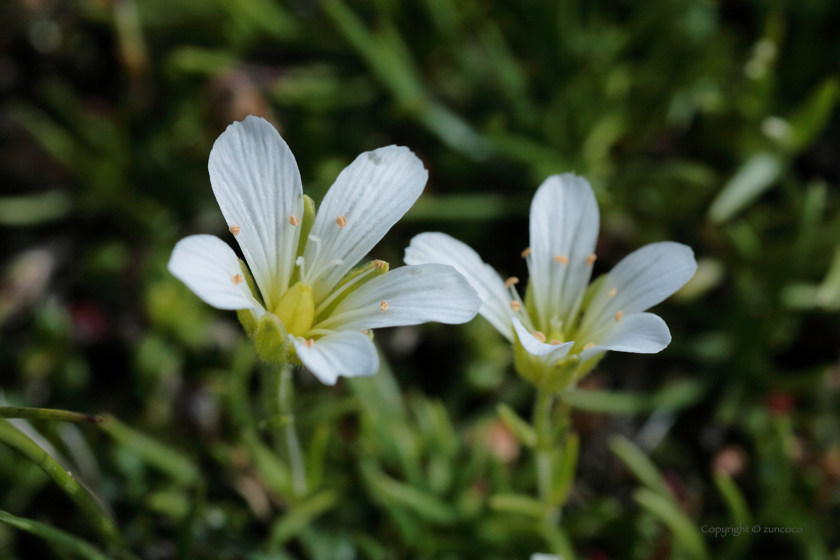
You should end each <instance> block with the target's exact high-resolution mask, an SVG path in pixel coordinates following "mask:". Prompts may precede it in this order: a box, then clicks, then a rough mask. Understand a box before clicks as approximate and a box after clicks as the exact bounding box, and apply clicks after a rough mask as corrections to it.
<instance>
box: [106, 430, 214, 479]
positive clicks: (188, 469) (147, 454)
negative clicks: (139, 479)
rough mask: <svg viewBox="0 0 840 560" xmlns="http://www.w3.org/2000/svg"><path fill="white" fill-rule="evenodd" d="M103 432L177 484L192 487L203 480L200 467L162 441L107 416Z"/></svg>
mask: <svg viewBox="0 0 840 560" xmlns="http://www.w3.org/2000/svg"><path fill="white" fill-rule="evenodd" d="M100 427H101V428H102V430H103V431H104V432H105V433H107V434H108V435H109V436H111V437H112V438H114V440H116V441H117V442H118V443H121V444H122V445H124V446H125V447H126V448H128V449H130V450H131V451H132V452H134V453H136V454H137V455H139V456H140V458H142V459H143V461H145V462H146V463H148V464H149V465H151V466H153V467H156V468H157V469H159V470H161V471H162V472H164V473H166V474H167V475H169V476H170V477H171V478H172V480H174V481H175V482H177V483H180V484H185V485H192V484H195V483H196V482H198V480H199V478H201V473H200V471H199V470H198V467H196V466H195V464H193V462H192V461H191V460H190V459H189V458H187V457H186V456H185V455H183V454H181V453H180V452H179V451H176V450H175V449H173V448H172V447H169V446H168V445H165V444H163V443H161V442H160V441H158V440H156V439H154V438H152V437H150V436H148V435H146V434H143V433H141V432H138V431H137V430H135V429H133V428H129V427H128V426H126V425H125V424H123V423H122V422H120V421H119V420H117V419H116V418H114V417H113V416H105V417H104V420H103V422H102V423H101V424H100Z"/></svg>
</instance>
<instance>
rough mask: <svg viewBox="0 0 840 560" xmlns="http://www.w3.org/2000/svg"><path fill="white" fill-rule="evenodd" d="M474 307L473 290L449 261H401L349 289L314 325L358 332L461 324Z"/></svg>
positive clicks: (477, 304)
mask: <svg viewBox="0 0 840 560" xmlns="http://www.w3.org/2000/svg"><path fill="white" fill-rule="evenodd" d="M479 307H481V299H479V297H478V294H476V293H475V290H474V289H472V287H471V286H470V285H469V283H468V282H467V280H466V279H465V278H464V277H463V276H461V275H460V274H459V273H458V272H457V271H456V270H455V269H454V268H452V267H451V266H449V265H445V264H420V265H416V266H403V267H400V268H398V269H396V270H392V271H390V272H387V273H385V274H383V275H382V276H380V277H378V278H374V279H373V280H371V281H369V282H367V283H366V284H364V285H363V286H362V287H360V288H359V289H358V290H356V291H354V292H352V293H351V294H350V295H349V296H347V298H346V299H345V300H344V301H342V302H341V303H340V304H339V305H338V307H336V308H335V311H333V313H332V315H331V316H330V317H327V318H326V319H325V320H324V321H322V322H321V323H319V324H317V325H315V327H314V328H316V329H324V328H326V329H332V330H353V331H360V330H363V329H378V328H382V327H397V326H402V325H419V324H420V323H428V322H431V321H434V322H437V323H449V324H457V323H466V322H467V321H469V320H470V319H472V318H473V317H475V315H476V313H477V312H478V308H479Z"/></svg>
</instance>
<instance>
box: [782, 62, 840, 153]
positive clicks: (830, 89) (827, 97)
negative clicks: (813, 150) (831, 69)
mask: <svg viewBox="0 0 840 560" xmlns="http://www.w3.org/2000/svg"><path fill="white" fill-rule="evenodd" d="M838 101H840V79H838V78H837V76H829V77H827V78H826V79H824V80H823V81H822V82H821V83H820V85H818V86H817V87H816V88H815V89H814V91H812V92H811V94H810V95H809V96H808V99H807V100H806V101H805V102H804V103H803V104H802V105H801V106H800V107H798V108H797V109H796V111H794V113H793V114H791V115H790V117H789V118H788V124H790V127H791V133H790V139H789V140H788V142H786V144H787V147H788V148H789V149H790V150H791V151H793V152H801V151H802V150H805V149H807V148H808V147H809V146H810V145H811V144H812V143H813V142H814V140H816V139H817V136H819V134H820V133H821V132H822V131H823V130H824V129H825V127H826V126H827V125H828V122H829V120H830V119H831V114H832V113H833V112H834V108H835V107H836V106H837V102H838Z"/></svg>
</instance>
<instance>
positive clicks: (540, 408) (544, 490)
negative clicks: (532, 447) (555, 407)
mask: <svg viewBox="0 0 840 560" xmlns="http://www.w3.org/2000/svg"><path fill="white" fill-rule="evenodd" d="M553 402H554V397H553V395H552V394H551V393H549V392H547V391H542V390H538V392H537V402H536V404H535V406H534V429H535V430H536V432H537V446H536V453H537V486H538V489H539V494H540V499H541V500H542V501H543V502H545V503H546V504H548V503H549V501H550V499H551V405H552V404H553Z"/></svg>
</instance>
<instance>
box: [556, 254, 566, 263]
mask: <svg viewBox="0 0 840 560" xmlns="http://www.w3.org/2000/svg"><path fill="white" fill-rule="evenodd" d="M554 260H555V261H557V262H559V263H563V264H569V257H565V256H563V255H554Z"/></svg>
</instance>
